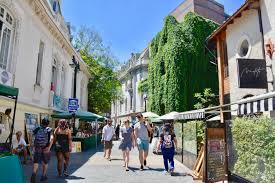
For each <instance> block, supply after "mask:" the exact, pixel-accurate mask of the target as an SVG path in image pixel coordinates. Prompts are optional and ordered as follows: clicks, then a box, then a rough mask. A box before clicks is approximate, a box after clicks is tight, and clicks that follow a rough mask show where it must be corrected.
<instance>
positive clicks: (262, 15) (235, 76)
mask: <svg viewBox="0 0 275 183" xmlns="http://www.w3.org/2000/svg"><path fill="white" fill-rule="evenodd" d="M274 18H275V2H273V1H270V0H250V1H246V2H245V3H244V4H243V6H242V7H240V9H239V10H238V11H237V12H235V13H234V14H233V15H232V16H231V17H230V18H229V19H228V20H227V21H226V22H225V23H224V24H223V25H221V26H220V27H219V29H217V30H216V31H215V32H214V33H213V34H212V35H211V36H210V37H209V41H214V42H216V46H217V50H218V55H217V58H218V68H219V91H220V103H221V104H226V103H234V102H235V101H238V100H241V99H243V98H247V97H251V96H256V95H260V94H263V93H267V92H271V91H274V76H275V75H274V73H275V65H274V62H273V60H274V57H272V55H273V53H274V42H275V24H274V23H275V22H274ZM232 107H233V108H232V111H233V112H232V115H236V114H237V106H235V107H234V106H232Z"/></svg>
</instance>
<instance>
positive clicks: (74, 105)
mask: <svg viewBox="0 0 275 183" xmlns="http://www.w3.org/2000/svg"><path fill="white" fill-rule="evenodd" d="M78 108H79V105H78V99H77V98H70V99H69V105H68V110H69V112H75V111H77V109H78Z"/></svg>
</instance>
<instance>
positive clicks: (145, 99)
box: [143, 94, 148, 112]
mask: <svg viewBox="0 0 275 183" xmlns="http://www.w3.org/2000/svg"><path fill="white" fill-rule="evenodd" d="M143 99H144V107H145V108H144V109H145V111H144V112H147V111H146V101H147V99H148V97H147V95H146V94H144V98H143Z"/></svg>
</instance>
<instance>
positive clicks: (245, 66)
mask: <svg viewBox="0 0 275 183" xmlns="http://www.w3.org/2000/svg"><path fill="white" fill-rule="evenodd" d="M237 61H238V75H239V87H240V88H263V89H265V88H267V76H266V62H265V60H263V59H238V60H237Z"/></svg>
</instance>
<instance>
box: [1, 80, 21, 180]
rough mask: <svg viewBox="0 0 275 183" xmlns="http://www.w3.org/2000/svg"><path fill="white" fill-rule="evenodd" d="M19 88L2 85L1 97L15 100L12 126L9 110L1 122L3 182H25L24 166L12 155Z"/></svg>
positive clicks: (2, 116) (3, 115)
mask: <svg viewBox="0 0 275 183" xmlns="http://www.w3.org/2000/svg"><path fill="white" fill-rule="evenodd" d="M18 93H19V90H18V88H13V87H10V86H6V85H2V84H0V96H3V97H6V98H9V99H11V100H14V103H15V104H14V108H13V116H12V120H11V124H10V113H11V110H10V109H8V110H6V111H5V113H4V114H2V115H1V118H0V119H1V121H0V124H1V126H0V128H1V130H0V139H1V142H0V172H1V174H0V177H1V182H3V183H8V182H18V183H21V182H22V183H23V182H25V177H24V173H23V169H22V166H21V164H20V161H19V158H18V156H16V155H12V153H11V150H12V136H13V132H14V122H15V114H16V106H17V99H18ZM10 172H13V176H10Z"/></svg>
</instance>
